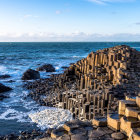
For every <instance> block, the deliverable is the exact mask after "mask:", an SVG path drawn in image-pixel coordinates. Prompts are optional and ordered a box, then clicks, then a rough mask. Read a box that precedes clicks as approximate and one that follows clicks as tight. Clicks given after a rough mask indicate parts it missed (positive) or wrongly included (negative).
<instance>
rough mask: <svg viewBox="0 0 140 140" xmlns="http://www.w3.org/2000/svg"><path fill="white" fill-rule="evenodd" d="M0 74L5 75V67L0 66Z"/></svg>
mask: <svg viewBox="0 0 140 140" xmlns="http://www.w3.org/2000/svg"><path fill="white" fill-rule="evenodd" d="M0 72H1V73H5V72H6V67H5V66H2V65H1V66H0Z"/></svg>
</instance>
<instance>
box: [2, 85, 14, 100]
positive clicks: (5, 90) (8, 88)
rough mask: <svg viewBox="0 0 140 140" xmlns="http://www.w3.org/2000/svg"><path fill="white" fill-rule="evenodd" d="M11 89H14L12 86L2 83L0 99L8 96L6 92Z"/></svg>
mask: <svg viewBox="0 0 140 140" xmlns="http://www.w3.org/2000/svg"><path fill="white" fill-rule="evenodd" d="M10 90H12V88H10V87H7V86H5V85H3V84H1V83H0V101H1V100H3V99H4V98H7V96H6V95H4V93H5V92H8V91H10Z"/></svg>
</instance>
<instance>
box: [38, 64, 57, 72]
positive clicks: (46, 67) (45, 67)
mask: <svg viewBox="0 0 140 140" xmlns="http://www.w3.org/2000/svg"><path fill="white" fill-rule="evenodd" d="M36 70H37V71H46V72H55V68H54V67H53V65H51V64H45V65H43V66H41V67H39V68H37V69H36Z"/></svg>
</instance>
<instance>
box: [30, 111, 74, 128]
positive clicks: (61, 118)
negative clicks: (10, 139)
mask: <svg viewBox="0 0 140 140" xmlns="http://www.w3.org/2000/svg"><path fill="white" fill-rule="evenodd" d="M29 117H30V118H31V120H32V121H33V122H35V123H37V125H38V127H40V128H41V129H42V130H44V129H46V128H57V127H60V126H62V125H63V124H64V123H65V122H66V121H70V120H72V114H71V113H70V112H69V111H68V110H64V109H60V108H48V109H45V110H43V111H40V112H36V113H33V114H29Z"/></svg>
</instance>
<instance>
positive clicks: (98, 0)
mask: <svg viewBox="0 0 140 140" xmlns="http://www.w3.org/2000/svg"><path fill="white" fill-rule="evenodd" d="M87 1H89V2H94V3H97V4H107V3H115V2H133V1H135V0H87Z"/></svg>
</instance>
